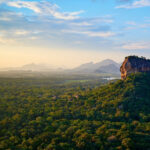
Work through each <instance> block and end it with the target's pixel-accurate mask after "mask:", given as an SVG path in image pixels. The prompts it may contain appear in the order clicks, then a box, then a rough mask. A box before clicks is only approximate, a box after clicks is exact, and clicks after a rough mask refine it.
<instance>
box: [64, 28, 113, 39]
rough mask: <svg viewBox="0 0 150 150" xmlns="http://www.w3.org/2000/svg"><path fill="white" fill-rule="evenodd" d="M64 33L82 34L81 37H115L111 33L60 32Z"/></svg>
mask: <svg viewBox="0 0 150 150" xmlns="http://www.w3.org/2000/svg"><path fill="white" fill-rule="evenodd" d="M62 32H64V33H74V34H83V35H88V36H90V37H102V38H106V37H112V36H114V35H115V33H113V32H110V31H108V32H102V31H101V32H92V31H77V30H62Z"/></svg>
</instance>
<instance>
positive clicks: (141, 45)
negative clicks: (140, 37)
mask: <svg viewBox="0 0 150 150" xmlns="http://www.w3.org/2000/svg"><path fill="white" fill-rule="evenodd" d="M122 48H123V49H127V50H144V49H150V44H149V42H135V43H126V44H124V45H123V46H122Z"/></svg>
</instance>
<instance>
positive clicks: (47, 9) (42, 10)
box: [7, 1, 84, 20]
mask: <svg viewBox="0 0 150 150" xmlns="http://www.w3.org/2000/svg"><path fill="white" fill-rule="evenodd" d="M7 5H8V6H11V7H16V8H27V9H30V10H32V11H33V12H35V13H37V14H40V15H50V16H53V17H55V18H57V19H63V20H73V19H77V18H79V15H80V14H81V13H83V12H84V11H83V10H80V11H77V12H60V11H59V7H58V6H57V5H56V4H51V3H49V2H46V1H40V2H37V1H16V2H15V1H9V2H7Z"/></svg>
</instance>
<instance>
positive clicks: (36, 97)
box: [0, 73, 150, 150]
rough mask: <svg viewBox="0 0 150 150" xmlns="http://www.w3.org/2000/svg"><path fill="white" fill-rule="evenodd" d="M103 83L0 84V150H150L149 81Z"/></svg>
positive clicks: (28, 80) (8, 81)
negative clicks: (96, 84)
mask: <svg viewBox="0 0 150 150" xmlns="http://www.w3.org/2000/svg"><path fill="white" fill-rule="evenodd" d="M88 83H89V84H88ZM95 83H98V84H99V87H97V86H94V85H95ZM100 83H101V84H104V83H106V81H104V80H95V82H94V84H93V85H92V82H79V83H78V84H77V83H76V82H75V83H74V82H66V81H65V84H64V82H60V80H59V81H56V80H55V82H54V80H50V79H48V78H44V79H42V78H41V79H33V78H32V79H31V78H20V79H19V78H18V79H11V78H7V79H5V78H1V79H0V95H1V96H0V149H2V150H4V149H9V150H42V149H43V150H60V149H61V150H63V149H64V150H77V149H79V150H86V149H87V150H114V149H118V150H126V149H128V150H132V149H136V150H148V149H150V142H149V141H150V109H149V108H150V92H149V91H150V75H149V74H144V73H138V74H133V75H131V76H129V77H127V79H125V80H118V81H116V82H111V83H109V84H107V85H103V86H100ZM91 88H92V89H91Z"/></svg>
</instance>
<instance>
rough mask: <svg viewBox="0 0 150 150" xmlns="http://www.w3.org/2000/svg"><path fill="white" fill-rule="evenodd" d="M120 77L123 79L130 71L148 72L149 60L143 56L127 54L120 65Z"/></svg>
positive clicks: (149, 70)
mask: <svg viewBox="0 0 150 150" xmlns="http://www.w3.org/2000/svg"><path fill="white" fill-rule="evenodd" d="M120 72H121V79H125V78H126V77H127V76H128V75H130V74H131V73H137V72H150V60H149V59H146V58H145V57H138V56H128V57H126V58H125V60H124V62H123V64H122V66H121V67H120Z"/></svg>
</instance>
